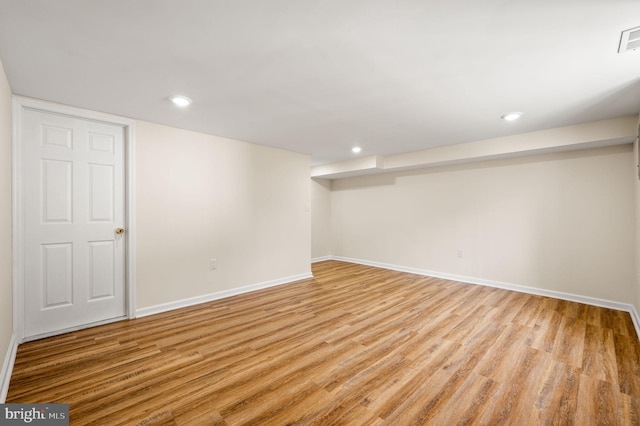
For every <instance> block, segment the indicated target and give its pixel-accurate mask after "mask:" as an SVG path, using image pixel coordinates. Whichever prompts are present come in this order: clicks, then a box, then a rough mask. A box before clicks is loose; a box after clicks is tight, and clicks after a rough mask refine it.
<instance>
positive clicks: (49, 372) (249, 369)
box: [7, 261, 640, 425]
mask: <svg viewBox="0 0 640 426" xmlns="http://www.w3.org/2000/svg"><path fill="white" fill-rule="evenodd" d="M313 269H314V276H315V278H313V279H309V280H304V281H299V282H297V283H293V284H288V285H283V286H279V287H273V288H270V289H266V290H261V291H257V292H253V293H249V294H244V295H240V296H236V297H232V298H228V299H223V300H219V301H215V302H211V303H206V304H202V305H198V306H194V307H190V308H185V309H180V310H176V311H171V312H167V313H163V314H159V315H154V316H149V317H145V318H140V319H136V320H131V321H123V322H118V323H114V324H109V325H105V326H101V327H96V328H92V329H87V330H82V331H77V332H73V333H69V334H65V335H61V336H57V337H52V338H49V339H45V340H41V341H35V342H29V343H25V344H23V345H20V347H19V349H18V355H17V359H16V363H15V367H14V371H13V376H12V379H11V384H10V388H9V395H8V399H7V402H60V403H68V404H70V417H71V424H72V425H87V424H92V425H102V424H104V425H131V424H141V425H245V424H246V425H285V424H297V425H329V424H344V425H414V424H430V425H453V424H485V425H497V424H508V425H551V424H561V425H573V424H575V425H596V424H597V425H604V424H611V425H638V424H640V342H639V341H638V337H637V336H636V334H635V330H634V328H633V324H632V322H631V319H630V317H629V314H627V313H625V312H619V311H615V310H610V309H604V308H598V307H594V306H588V305H582V304H578V303H573V302H567V301H563V300H556V299H551V298H547V297H540V296H533V295H528V294H523V293H517V292H512V291H507V290H501V289H495V288H488V287H482V286H474V285H467V284H461V283H457V282H453V281H447V280H442V279H436V278H429V277H423V276H417V275H411V274H406V273H401V272H394V271H388V270H383V269H377V268H372V267H367V266H361V265H354V264H349V263H342V262H336V261H328V262H322V263H318V264H315V265H314V268H313Z"/></svg>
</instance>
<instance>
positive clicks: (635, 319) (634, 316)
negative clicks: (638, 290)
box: [629, 305, 640, 339]
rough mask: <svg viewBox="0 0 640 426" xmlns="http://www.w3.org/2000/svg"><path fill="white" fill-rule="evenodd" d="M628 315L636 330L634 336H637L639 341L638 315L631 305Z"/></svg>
mask: <svg viewBox="0 0 640 426" xmlns="http://www.w3.org/2000/svg"><path fill="white" fill-rule="evenodd" d="M629 315H631V321H633V326H634V327H635V328H636V334H637V335H638V339H640V315H638V311H637V310H636V307H635V306H633V305H631V310H630V311H629Z"/></svg>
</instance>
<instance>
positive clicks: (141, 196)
mask: <svg viewBox="0 0 640 426" xmlns="http://www.w3.org/2000/svg"><path fill="white" fill-rule="evenodd" d="M136 143H137V147H136V158H137V160H136V167H137V170H136V174H137V196H136V200H137V206H136V208H137V215H136V222H137V307H138V308H145V307H150V306H155V305H159V304H163V303H168V302H172V301H177V300H182V299H186V298H190V297H197V296H202V295H207V294H211V293H216V292H220V291H224V290H230V289H234V288H237V287H242V286H246V285H252V284H259V283H263V282H267V281H271V280H277V279H282V278H285V277H290V276H295V275H300V274H305V273H309V271H310V264H309V261H310V247H311V241H310V236H311V221H310V212H309V210H310V188H309V167H310V164H309V157H308V156H305V155H301V154H296V153H292V152H287V151H282V150H277V149H273V148H267V147H262V146H258V145H253V144H249V143H244V142H238V141H233V140H229V139H224V138H220V137H215V136H209V135H205V134H201V133H196V132H190V131H186V130H180V129H176V128H171V127H166V126H161V125H157V124H152V123H148V122H137V125H136ZM212 257H213V258H216V259H217V263H218V267H217V269H216V270H215V271H211V270H210V269H209V259H210V258H212Z"/></svg>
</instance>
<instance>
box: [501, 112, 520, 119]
mask: <svg viewBox="0 0 640 426" xmlns="http://www.w3.org/2000/svg"><path fill="white" fill-rule="evenodd" d="M520 117H522V113H521V112H509V113H507V114H505V115H503V116H502V117H501V118H502V119H503V120H506V121H515V120H517V119H518V118H520Z"/></svg>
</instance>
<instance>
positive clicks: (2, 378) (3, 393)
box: [0, 334, 18, 404]
mask: <svg viewBox="0 0 640 426" xmlns="http://www.w3.org/2000/svg"><path fill="white" fill-rule="evenodd" d="M17 352H18V340H17V339H16V336H15V334H12V335H11V339H10V340H9V347H8V348H7V353H6V354H5V356H4V362H3V363H2V370H1V371H0V404H4V402H5V401H6V400H7V393H9V382H11V373H13V364H14V363H15V361H16V353H17Z"/></svg>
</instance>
